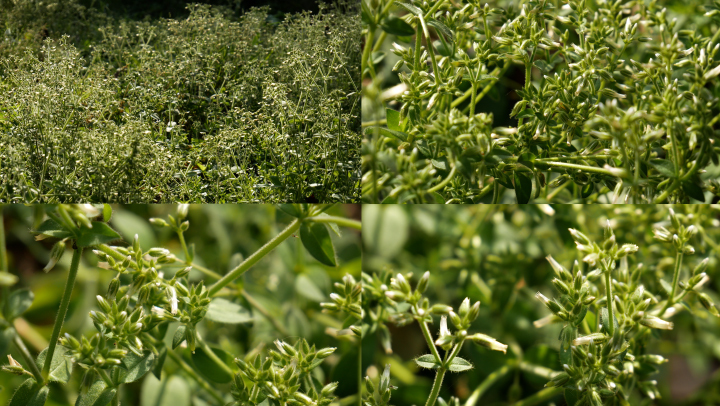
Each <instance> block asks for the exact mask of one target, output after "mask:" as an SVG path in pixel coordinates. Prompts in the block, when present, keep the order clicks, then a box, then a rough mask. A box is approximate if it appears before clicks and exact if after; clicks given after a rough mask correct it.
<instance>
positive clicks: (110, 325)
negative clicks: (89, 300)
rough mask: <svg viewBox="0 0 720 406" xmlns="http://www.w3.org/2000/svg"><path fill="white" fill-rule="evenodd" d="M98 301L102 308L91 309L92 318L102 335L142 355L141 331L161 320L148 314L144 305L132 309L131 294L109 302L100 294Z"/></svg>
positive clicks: (148, 329)
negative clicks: (130, 305)
mask: <svg viewBox="0 0 720 406" xmlns="http://www.w3.org/2000/svg"><path fill="white" fill-rule="evenodd" d="M97 302H98V306H99V308H100V310H93V311H91V312H90V318H91V319H92V321H93V324H94V325H95V328H96V329H97V330H98V331H99V332H100V334H101V335H102V337H103V338H105V339H107V340H110V341H112V342H113V343H114V344H115V345H116V346H117V347H119V348H126V349H128V350H130V351H132V352H133V353H135V354H137V355H141V354H142V351H143V349H144V345H143V342H142V340H141V339H140V333H141V332H148V331H150V330H152V329H153V328H154V327H155V326H156V325H157V324H158V323H159V322H160V320H159V319H158V318H156V317H154V315H152V314H146V313H145V309H143V307H142V306H135V308H134V309H131V308H130V307H129V303H130V297H129V296H123V297H121V298H120V299H118V300H115V301H112V302H108V301H107V300H106V299H105V298H104V297H102V296H99V295H98V296H97ZM128 312H129V313H128Z"/></svg>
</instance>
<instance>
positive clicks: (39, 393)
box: [9, 378, 50, 406]
mask: <svg viewBox="0 0 720 406" xmlns="http://www.w3.org/2000/svg"><path fill="white" fill-rule="evenodd" d="M49 391H50V388H49V387H47V386H43V387H38V385H37V384H36V383H35V379H33V378H28V379H26V380H25V382H23V383H22V384H21V385H20V386H19V387H18V389H17V390H16V391H15V394H14V395H13V397H12V399H10V404H9V406H43V405H44V404H45V400H46V399H47V395H48V392H49Z"/></svg>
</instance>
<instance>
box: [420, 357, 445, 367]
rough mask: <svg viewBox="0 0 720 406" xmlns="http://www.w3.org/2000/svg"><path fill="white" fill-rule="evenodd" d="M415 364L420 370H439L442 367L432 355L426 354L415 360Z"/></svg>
mask: <svg viewBox="0 0 720 406" xmlns="http://www.w3.org/2000/svg"><path fill="white" fill-rule="evenodd" d="M415 363H416V364H418V366H419V367H420V368H428V369H438V368H440V367H441V366H442V364H441V363H439V362H438V361H437V360H436V359H435V356H434V355H432V354H425V355H421V356H419V357H417V358H415Z"/></svg>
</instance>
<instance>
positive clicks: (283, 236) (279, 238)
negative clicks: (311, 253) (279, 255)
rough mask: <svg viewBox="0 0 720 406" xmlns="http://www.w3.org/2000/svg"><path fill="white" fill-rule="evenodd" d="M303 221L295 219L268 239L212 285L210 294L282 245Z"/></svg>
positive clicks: (213, 293) (215, 292)
mask: <svg viewBox="0 0 720 406" xmlns="http://www.w3.org/2000/svg"><path fill="white" fill-rule="evenodd" d="M301 223H302V222H301V221H300V220H299V219H295V220H293V222H292V223H290V225H288V226H287V228H285V230H283V231H282V232H281V233H280V234H278V235H276V236H275V238H273V239H272V240H270V241H268V242H267V244H265V245H263V246H262V247H261V248H260V249H259V250H257V251H256V252H255V253H253V254H252V255H250V256H249V257H248V258H247V259H246V260H245V261H243V262H242V263H241V264H240V265H238V266H237V267H236V268H235V269H233V270H232V271H230V272H229V273H228V274H227V275H225V276H223V277H222V279H220V280H219V281H217V282H215V284H214V285H212V286H211V287H210V289H209V294H210V296H211V297H212V296H215V295H216V294H217V293H218V292H219V291H220V289H222V288H224V287H225V286H227V285H228V284H229V283H231V282H232V281H234V280H235V279H237V278H238V277H240V276H241V275H242V274H244V273H245V272H246V271H247V270H248V269H250V267H251V266H253V265H255V264H256V263H257V262H258V261H260V260H261V259H262V258H263V257H264V256H265V255H267V254H268V253H269V252H270V251H272V250H273V249H275V247H277V246H278V245H280V243H281V242H283V241H285V240H287V239H288V238H290V236H292V235H293V233H294V232H295V231H297V229H299V228H300V224H301Z"/></svg>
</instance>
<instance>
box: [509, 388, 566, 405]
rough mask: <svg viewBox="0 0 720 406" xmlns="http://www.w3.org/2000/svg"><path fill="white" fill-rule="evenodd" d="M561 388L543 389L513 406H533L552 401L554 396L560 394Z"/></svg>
mask: <svg viewBox="0 0 720 406" xmlns="http://www.w3.org/2000/svg"><path fill="white" fill-rule="evenodd" d="M562 392H563V388H555V387H552V388H545V389H543V390H541V391H540V392H537V393H535V394H534V395H532V396H529V397H527V398H525V399H523V400H521V401H519V402H516V403H513V406H533V405H537V404H540V403H542V402H545V401H546V400H549V399H552V398H554V397H555V396H557V395H559V394H561V393H562Z"/></svg>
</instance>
